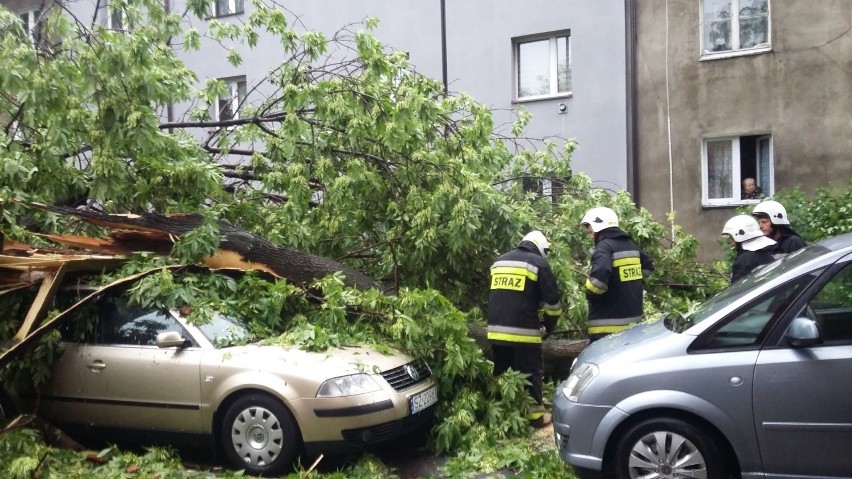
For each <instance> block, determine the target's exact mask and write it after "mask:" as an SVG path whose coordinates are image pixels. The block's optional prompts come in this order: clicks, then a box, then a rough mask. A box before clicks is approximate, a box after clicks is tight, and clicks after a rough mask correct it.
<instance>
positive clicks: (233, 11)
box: [210, 0, 246, 18]
mask: <svg viewBox="0 0 852 479" xmlns="http://www.w3.org/2000/svg"><path fill="white" fill-rule="evenodd" d="M238 1H239V2H240V4H241V6H242V9H241V10H239V11H237V2H238ZM245 12H246V2H245V0H228V12H227V13H220V12H219V2H218V0H211V1H210V18H223V17H229V16H232V15H241V14H243V13H245Z"/></svg>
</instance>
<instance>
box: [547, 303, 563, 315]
mask: <svg viewBox="0 0 852 479" xmlns="http://www.w3.org/2000/svg"><path fill="white" fill-rule="evenodd" d="M544 314H546V315H547V316H559V315H560V314H562V304H560V303H556V304H545V305H544Z"/></svg>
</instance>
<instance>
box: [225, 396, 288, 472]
mask: <svg viewBox="0 0 852 479" xmlns="http://www.w3.org/2000/svg"><path fill="white" fill-rule="evenodd" d="M231 442H232V444H233V445H234V449H235V450H236V452H237V455H239V456H240V457H241V458H242V459H243V461H244V462H245V463H246V464H248V465H251V466H266V465H269V464H271V463H272V462H273V461H275V459H277V458H278V456H279V455H280V454H281V449H282V447H283V445H284V432H283V431H282V428H281V423H280V421H279V419H278V418H277V417H276V416H275V414H273V413H272V411H270V410H268V409H266V408H263V407H259V406H255V407H250V408H247V409H244V410H243V411H241V412H240V413H239V414H237V416H236V417H235V418H234V422H233V425H232V426H231Z"/></svg>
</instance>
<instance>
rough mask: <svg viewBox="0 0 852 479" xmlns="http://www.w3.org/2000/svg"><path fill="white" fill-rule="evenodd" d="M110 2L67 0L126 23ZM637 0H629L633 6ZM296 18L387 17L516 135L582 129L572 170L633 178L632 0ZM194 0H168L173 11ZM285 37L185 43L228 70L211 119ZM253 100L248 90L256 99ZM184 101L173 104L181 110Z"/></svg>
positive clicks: (471, 1)
mask: <svg viewBox="0 0 852 479" xmlns="http://www.w3.org/2000/svg"><path fill="white" fill-rule="evenodd" d="M108 1H109V0H70V1H66V2H65V3H64V5H65V6H66V8H67V9H68V11H69V12H72V13H73V14H74V15H79V16H80V18H85V19H91V18H94V19H95V21H96V22H99V23H101V24H103V25H108V26H110V27H113V28H122V27H123V25H122V19H121V15H120V14H117V13H116V12H115V11H112V10H111V9H109V8H108V4H107V2H108ZM629 3H630V2H627V4H629ZM41 4H42V2H41V1H39V0H37V1H32V0H15V1H8V0H4V1H3V5H4V6H6V7H7V8H10V9H11V10H13V11H15V12H16V13H20V14H21V15H22V19H23V18H24V17H27V18H31V17H33V16H34V15H37V13H38V11H37V10H38V9H39V8H40V7H39V6H40V5H41ZM281 5H282V7H283V8H284V9H286V10H285V11H286V12H287V16H288V18H290V19H291V24H293V25H299V26H300V27H299V28H304V29H309V30H316V31H321V32H324V33H326V34H327V35H331V34H333V33H334V32H336V31H338V30H340V29H341V28H343V27H345V26H350V28H353V29H358V28H359V27H358V26H357V25H355V26H353V24H358V23H360V22H362V21H363V20H364V19H365V18H367V17H376V18H378V19H379V22H380V23H379V26H378V28H377V30H376V31H375V36H376V37H377V38H378V39H379V41H381V42H382V43H383V44H385V45H386V47H387V48H388V49H389V50H398V51H405V52H407V53H408V55H409V59H410V62H411V64H412V65H413V66H414V68H415V69H416V70H417V71H418V72H419V73H421V74H424V75H426V76H429V77H432V78H435V79H438V80H442V81H444V82H445V84H446V88H447V90H448V91H449V92H450V93H451V94H454V93H467V94H469V95H471V96H472V97H473V98H475V99H476V100H477V101H479V102H480V103H482V104H485V105H487V106H488V107H489V108H491V109H492V110H493V111H494V116H495V122H494V123H495V127H496V128H497V129H498V130H501V131H502V132H504V133H508V132H509V131H510V128H511V123H512V121H513V120H514V119H515V116H516V115H515V113H516V111H517V110H518V109H519V108H521V107H522V108H524V109H526V110H527V111H529V112H530V113H531V114H532V115H533V120H532V121H531V122H530V124H529V126H528V128H527V131H526V132H525V135H526V136H528V137H531V138H549V139H552V140H554V141H555V142H556V143H557V144H560V143H561V142H562V141H563V140H564V139H567V138H575V139H576V140H577V141H578V144H579V146H578V148H577V150H576V152H575V155H574V158H573V163H572V169H573V171H577V172H585V173H587V174H588V175H590V176H591V177H592V179H593V180H594V181H595V182H596V184H597V185H599V186H601V187H603V188H608V189H611V190H620V189H625V188H627V189H630V188H631V187H632V186H631V185H632V171H631V164H632V163H631V162H632V141H633V138H632V135H631V133H632V130H631V128H629V127H628V126H629V122H628V116H629V113H628V111H629V104H630V98H629V97H628V91H629V85H628V75H627V74H626V71H627V63H628V61H627V58H626V53H625V52H626V39H627V26H628V23H627V22H626V21H625V18H626V14H625V9H626V7H625V5H626V3H625V1H624V0H597V1H595V2H586V1H580V0H567V1H563V2H552V1H546V0H526V1H523V2H521V1H506V0H501V1H493V0H463V1H462V0H431V1H422V0H393V1H391V0H358V1H353V0H311V1H299V2H281ZM185 7H186V5H185V0H170V1H169V4H168V5H167V8H169V9H170V10H171V11H173V12H180V11H184V10H185ZM252 8H253V4H252V2H249V1H245V0H215V1H211V8H210V12H211V16H210V18H207V19H201V20H198V19H195V20H191V19H187V21H186V22H185V26H186V28H197V29H198V30H199V31H200V32H201V33H202V35H203V34H204V33H205V32H206V31H207V28H208V24H209V22H210V20H212V19H216V20H218V21H221V22H226V23H227V22H234V23H240V22H244V21H246V19H247V18H248V16H249V15H250V14H251V11H252ZM276 45H277V43H276V42H275V41H274V40H273V39H271V38H261V39H260V40H259V41H258V44H257V46H256V47H254V48H253V49H247V48H246V49H242V50H241V51H240V53H241V55H242V58H243V60H244V61H243V63H242V64H241V65H240V66H239V67H233V66H232V65H231V64H230V63H229V62H228V61H227V58H226V50H225V49H223V47H222V45H220V44H217V43H215V42H212V41H204V42H203V43H202V49H201V51H199V52H182V51H180V52H179V55H180V58H181V59H182V60H183V61H184V62H185V63H186V64H187V66H188V67H189V68H191V69H192V70H194V71H195V72H197V74H198V75H199V78H200V79H201V81H202V82H204V81H206V80H207V79H209V78H219V79H224V80H225V81H226V82H227V83H228V85H229V86H230V88H229V94H228V95H225V96H223V98H220V99H218V101H217V102H216V103H217V104H216V105H215V107H211V108H212V110H211V111H212V112H213V115H214V117H219V116H220V114H224V115H226V116H227V115H234V114H236V110H235V109H236V106H237V105H238V104H239V100H240V99H241V96H244V95H246V94H249V95H250V91H251V88H249V86H251V85H254V84H256V82H258V81H260V80H262V79H263V78H264V77H265V75H266V74H267V73H268V72H269V71H270V70H271V69H272V68H274V67H275V66H276V65H277V64H279V63H280V62H281V61H283V58H280V57H278V56H277V55H276V52H278V51H279V50H278V49H277V48H276ZM249 100H250V99H249ZM181 113H182V112H181V106H176V108H175V109H174V114H175V115H180V114H181Z"/></svg>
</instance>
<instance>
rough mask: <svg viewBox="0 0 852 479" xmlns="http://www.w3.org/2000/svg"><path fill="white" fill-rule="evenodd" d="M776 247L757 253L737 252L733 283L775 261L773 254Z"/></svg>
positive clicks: (768, 247)
mask: <svg viewBox="0 0 852 479" xmlns="http://www.w3.org/2000/svg"><path fill="white" fill-rule="evenodd" d="M775 246H776V245H771V246H767V247H765V248H762V249H759V250H757V251H746V250H744V249H739V250H738V251H737V259H735V260H734V264H733V266H732V267H731V282H732V283H733V282H735V281H736V280H738V279H740V278H742V277H743V276H746V275H748V274H749V273H751V272H752V271H754V269H755V268H757V267H758V266H763V265H765V264H769V263H771V262H773V261H775V258H774V257H773V256H772V253H771V252H772V251H773V248H775Z"/></svg>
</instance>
